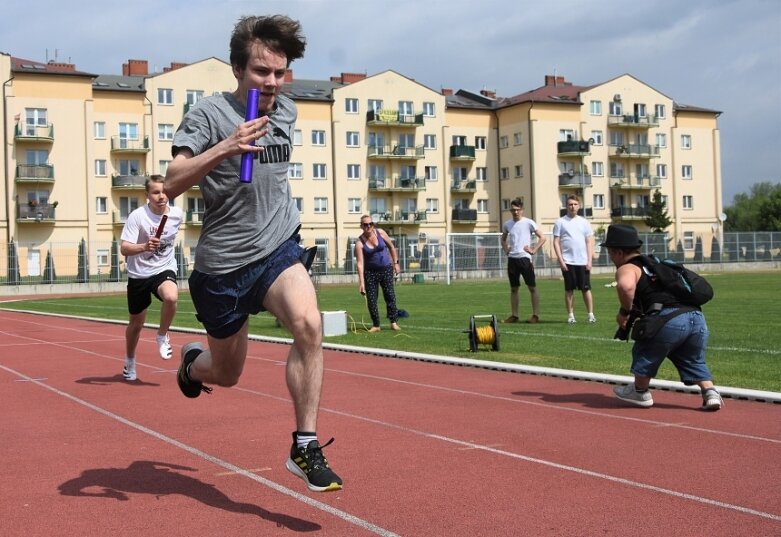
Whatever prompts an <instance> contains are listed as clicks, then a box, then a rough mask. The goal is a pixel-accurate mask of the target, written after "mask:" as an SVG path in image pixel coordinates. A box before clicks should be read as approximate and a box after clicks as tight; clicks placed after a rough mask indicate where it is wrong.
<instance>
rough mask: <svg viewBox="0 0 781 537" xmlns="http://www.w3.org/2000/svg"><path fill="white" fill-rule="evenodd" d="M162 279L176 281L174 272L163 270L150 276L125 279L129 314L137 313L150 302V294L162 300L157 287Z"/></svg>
mask: <svg viewBox="0 0 781 537" xmlns="http://www.w3.org/2000/svg"><path fill="white" fill-rule="evenodd" d="M164 281H170V282H174V283H176V272H174V271H173V270H165V271H163V272H161V273H160V274H156V275H154V276H152V277H151V278H128V279H127V311H128V312H129V313H130V315H138V314H139V313H141V312H142V311H144V310H145V309H147V308H148V307H149V305H150V304H151V303H152V295H155V298H157V300H160V301H162V300H163V299H162V298H160V295H158V294H157V289H158V288H159V287H160V285H161V284H162V283H163V282H164Z"/></svg>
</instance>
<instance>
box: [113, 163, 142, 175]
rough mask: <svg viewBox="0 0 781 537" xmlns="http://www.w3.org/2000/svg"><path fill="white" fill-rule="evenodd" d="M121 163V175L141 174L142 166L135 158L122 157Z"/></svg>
mask: <svg viewBox="0 0 781 537" xmlns="http://www.w3.org/2000/svg"><path fill="white" fill-rule="evenodd" d="M117 164H119V166H118V168H119V175H141V168H140V166H139V163H138V161H137V160H135V159H122V160H120V161H119V162H118V163H117Z"/></svg>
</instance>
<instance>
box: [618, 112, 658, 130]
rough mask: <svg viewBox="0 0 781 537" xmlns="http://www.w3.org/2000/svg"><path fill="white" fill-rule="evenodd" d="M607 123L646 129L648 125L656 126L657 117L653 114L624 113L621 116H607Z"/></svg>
mask: <svg viewBox="0 0 781 537" xmlns="http://www.w3.org/2000/svg"><path fill="white" fill-rule="evenodd" d="M607 124H608V125H610V126H611V127H636V128H640V129H648V128H650V127H658V126H659V119H658V118H657V117H656V116H653V115H648V116H636V115H633V114H625V115H622V116H608V118H607Z"/></svg>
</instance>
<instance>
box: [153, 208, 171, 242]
mask: <svg viewBox="0 0 781 537" xmlns="http://www.w3.org/2000/svg"><path fill="white" fill-rule="evenodd" d="M167 220H168V215H167V214H164V215H163V216H162V217H161V218H160V224H159V225H158V226H157V233H155V238H156V239H159V238H160V237H161V236H162V234H163V229H165V222H166V221H167Z"/></svg>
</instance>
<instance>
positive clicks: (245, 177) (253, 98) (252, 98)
mask: <svg viewBox="0 0 781 537" xmlns="http://www.w3.org/2000/svg"><path fill="white" fill-rule="evenodd" d="M259 96H260V95H259V91H258V90H257V89H256V88H250V89H248V90H247V111H246V112H245V113H244V121H252V120H253V119H257V118H258V98H259ZM250 145H255V141H254V140H253V141H252V142H250ZM254 158H255V153H250V152H247V153H244V154H242V155H241V174H240V175H239V180H240V181H241V182H242V183H251V182H252V161H253V159H254Z"/></svg>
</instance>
